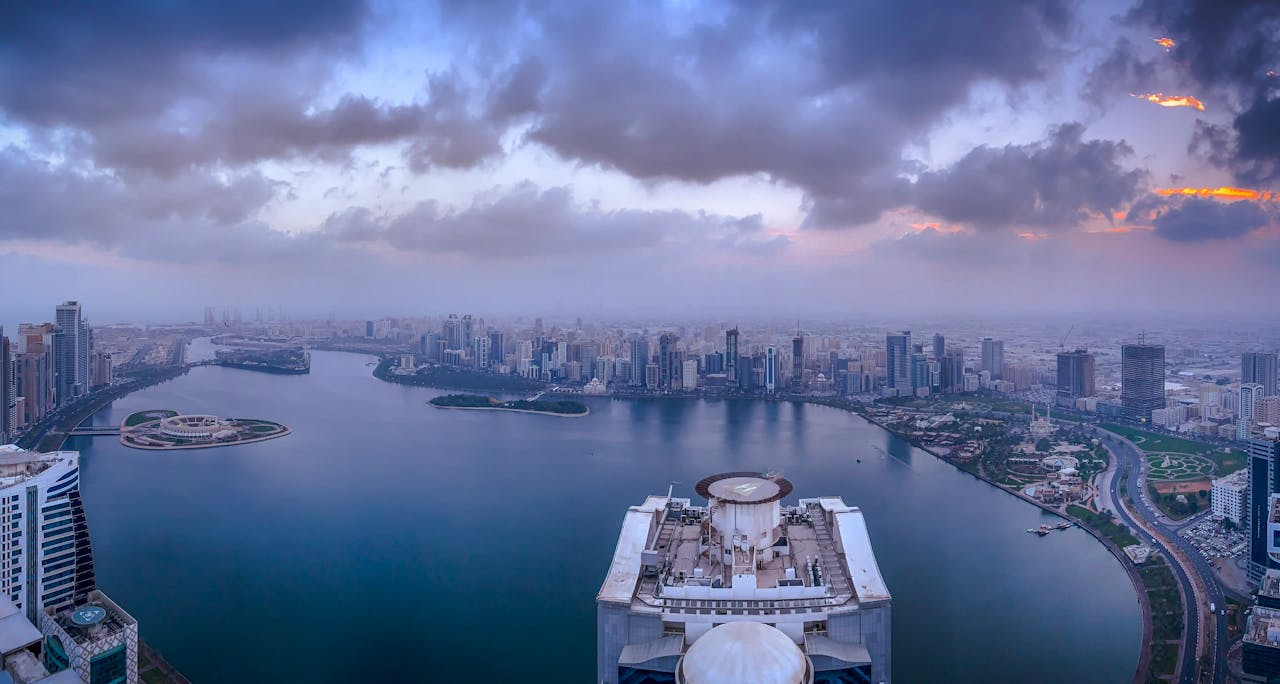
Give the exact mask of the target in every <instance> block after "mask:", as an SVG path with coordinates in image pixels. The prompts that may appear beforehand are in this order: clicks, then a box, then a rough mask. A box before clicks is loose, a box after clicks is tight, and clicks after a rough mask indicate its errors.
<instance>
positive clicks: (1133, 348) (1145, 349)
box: [1120, 344, 1165, 420]
mask: <svg viewBox="0 0 1280 684" xmlns="http://www.w3.org/2000/svg"><path fill="white" fill-rule="evenodd" d="M1120 403H1121V404H1122V405H1123V406H1124V409H1125V412H1126V413H1128V414H1129V415H1130V416H1131V417H1133V418H1140V419H1143V420H1150V419H1151V412H1152V411H1154V410H1156V409H1158V408H1164V406H1165V405H1164V345H1160V344H1126V345H1124V346H1123V347H1121V348H1120Z"/></svg>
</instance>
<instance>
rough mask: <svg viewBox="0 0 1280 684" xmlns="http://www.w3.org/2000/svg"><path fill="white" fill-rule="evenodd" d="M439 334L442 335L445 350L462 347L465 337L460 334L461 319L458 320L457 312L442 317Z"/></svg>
mask: <svg viewBox="0 0 1280 684" xmlns="http://www.w3.org/2000/svg"><path fill="white" fill-rule="evenodd" d="M440 335H441V336H442V337H444V345H445V346H444V348H445V349H446V350H457V349H462V347H463V345H464V344H466V339H467V338H465V337H463V336H462V321H460V320H458V314H449V317H448V318H446V319H444V323H443V324H442V325H441V327H440Z"/></svg>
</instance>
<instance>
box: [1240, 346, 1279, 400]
mask: <svg viewBox="0 0 1280 684" xmlns="http://www.w3.org/2000/svg"><path fill="white" fill-rule="evenodd" d="M1240 382H1242V383H1249V382H1256V383H1258V384H1259V385H1262V396H1264V397H1271V396H1275V394H1276V354H1275V352H1245V353H1243V354H1241V355H1240Z"/></svg>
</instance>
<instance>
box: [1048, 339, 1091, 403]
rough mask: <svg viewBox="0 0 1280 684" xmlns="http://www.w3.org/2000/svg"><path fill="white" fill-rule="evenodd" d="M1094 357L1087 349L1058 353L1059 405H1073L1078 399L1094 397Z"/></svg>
mask: <svg viewBox="0 0 1280 684" xmlns="http://www.w3.org/2000/svg"><path fill="white" fill-rule="evenodd" d="M1094 377H1095V371H1094V357H1093V354H1090V353H1089V352H1088V351H1087V350H1085V349H1077V350H1075V351H1070V352H1067V351H1064V352H1058V393H1057V400H1058V403H1059V404H1062V405H1071V404H1074V403H1075V399H1076V398H1077V397H1091V396H1093V395H1094Z"/></svg>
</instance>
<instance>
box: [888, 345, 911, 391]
mask: <svg viewBox="0 0 1280 684" xmlns="http://www.w3.org/2000/svg"><path fill="white" fill-rule="evenodd" d="M884 347H885V349H884V351H885V354H884V359H885V369H884V383H885V387H888V388H889V389H891V390H894V392H895V393H903V394H905V393H908V392H909V391H910V389H911V331H910V330H903V331H901V332H893V333H889V334H888V335H885V342H884Z"/></svg>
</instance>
